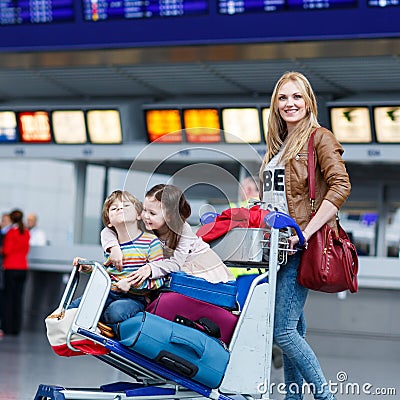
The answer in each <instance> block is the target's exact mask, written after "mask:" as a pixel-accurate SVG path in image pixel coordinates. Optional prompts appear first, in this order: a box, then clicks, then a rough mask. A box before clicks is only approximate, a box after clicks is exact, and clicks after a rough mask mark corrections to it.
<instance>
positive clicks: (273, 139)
mask: <svg viewBox="0 0 400 400" xmlns="http://www.w3.org/2000/svg"><path fill="white" fill-rule="evenodd" d="M290 81H292V82H293V83H294V84H295V85H296V86H297V87H298V89H299V91H300V93H301V94H302V96H303V99H304V101H305V106H306V116H305V118H303V119H302V120H301V121H300V122H299V124H298V125H297V126H296V128H295V130H294V132H293V133H292V134H291V135H290V137H288V136H287V133H288V132H287V125H286V122H285V121H284V119H283V118H282V117H281V115H280V113H279V108H278V103H279V92H280V89H281V87H282V86H283V85H284V84H286V83H288V82H290ZM319 126H320V125H319V123H318V107H317V100H316V98H315V94H314V91H313V89H312V87H311V84H310V82H309V81H308V79H307V78H306V77H305V76H304V75H303V74H301V73H300V72H296V71H291V72H286V73H284V74H283V75H282V76H281V77H280V78H279V80H278V82H277V83H276V85H275V88H274V91H273V92H272V96H271V104H270V113H269V117H268V132H267V135H266V142H267V151H266V154H265V157H264V160H263V163H262V166H261V169H260V179H261V180H262V173H263V171H264V169H265V166H266V164H268V162H269V161H270V160H271V159H272V158H273V157H274V156H275V155H276V154H278V152H279V150H280V149H281V147H282V145H283V143H284V142H285V147H284V149H283V152H282V156H281V158H280V161H281V162H283V164H286V163H287V162H288V161H289V160H290V159H292V158H294V157H296V155H297V154H298V153H299V151H300V150H301V149H302V147H303V146H304V144H305V143H306V142H307V140H308V139H309V137H310V135H311V132H312V131H313V130H314V129H315V128H318V127H319Z"/></svg>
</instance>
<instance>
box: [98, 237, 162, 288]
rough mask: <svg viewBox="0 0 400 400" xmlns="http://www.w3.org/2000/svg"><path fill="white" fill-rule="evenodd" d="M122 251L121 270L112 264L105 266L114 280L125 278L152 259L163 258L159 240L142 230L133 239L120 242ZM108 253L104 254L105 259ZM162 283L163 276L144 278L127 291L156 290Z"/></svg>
mask: <svg viewBox="0 0 400 400" xmlns="http://www.w3.org/2000/svg"><path fill="white" fill-rule="evenodd" d="M120 248H121V251H122V256H123V259H122V271H118V270H117V269H116V268H115V267H114V265H109V266H108V267H107V272H108V273H109V274H110V275H111V277H112V278H113V280H114V281H117V280H120V279H122V278H126V277H127V276H128V275H129V274H130V273H132V272H134V271H137V270H138V269H139V268H140V267H142V266H143V265H145V264H147V263H149V262H152V261H161V260H163V250H162V246H161V242H160V240H159V239H158V238H157V236H155V235H153V234H152V233H148V232H142V233H141V234H140V235H139V236H138V237H136V238H135V239H133V240H131V241H129V242H125V243H120ZM109 259H110V255H109V254H106V261H105V263H107V261H108V260H109ZM163 284H164V278H158V279H146V280H145V281H144V282H143V284H142V285H141V286H140V287H131V289H130V290H129V293H131V294H134V295H138V294H140V295H143V294H146V293H148V292H149V291H150V290H156V289H158V288H160V287H161V286H162V285H163Z"/></svg>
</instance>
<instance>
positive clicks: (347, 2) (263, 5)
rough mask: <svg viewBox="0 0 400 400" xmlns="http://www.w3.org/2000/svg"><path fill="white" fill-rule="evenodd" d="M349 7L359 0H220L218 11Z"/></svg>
mask: <svg viewBox="0 0 400 400" xmlns="http://www.w3.org/2000/svg"><path fill="white" fill-rule="evenodd" d="M393 1H395V0H393ZM348 7H357V0H218V12H219V13H220V14H229V15H233V14H243V13H247V12H272V11H290V10H321V9H324V8H333V9H334V8H348Z"/></svg>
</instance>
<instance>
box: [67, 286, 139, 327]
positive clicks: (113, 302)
mask: <svg viewBox="0 0 400 400" xmlns="http://www.w3.org/2000/svg"><path fill="white" fill-rule="evenodd" d="M81 300H82V297H78V298H77V299H75V300H74V301H72V302H71V304H70V305H69V307H68V308H77V307H79V304H80V302H81ZM146 305H147V301H146V298H145V297H144V296H132V295H129V294H126V293H122V292H114V291H113V290H111V291H110V293H109V294H108V296H107V300H106V302H105V304H104V308H103V312H102V314H101V317H100V320H101V321H102V322H104V323H106V324H107V325H111V326H112V328H113V329H114V331H116V329H115V328H116V324H118V323H119V322H122V321H125V320H126V319H129V318H132V317H134V316H135V315H136V314H137V313H139V312H141V311H143V310H144V308H145V307H146Z"/></svg>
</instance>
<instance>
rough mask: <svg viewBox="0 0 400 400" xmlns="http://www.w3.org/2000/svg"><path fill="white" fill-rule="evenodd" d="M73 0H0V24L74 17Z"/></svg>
mask: <svg viewBox="0 0 400 400" xmlns="http://www.w3.org/2000/svg"><path fill="white" fill-rule="evenodd" d="M73 2H74V0H0V26H1V25H18V24H42V23H54V22H62V21H72V20H73V19H74V3H73Z"/></svg>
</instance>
